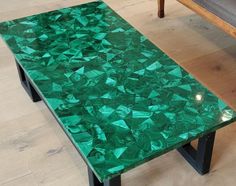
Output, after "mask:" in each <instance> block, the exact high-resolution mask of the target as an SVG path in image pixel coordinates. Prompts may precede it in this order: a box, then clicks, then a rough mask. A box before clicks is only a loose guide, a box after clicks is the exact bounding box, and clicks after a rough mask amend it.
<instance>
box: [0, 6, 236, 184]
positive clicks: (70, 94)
mask: <svg viewBox="0 0 236 186" xmlns="http://www.w3.org/2000/svg"><path fill="white" fill-rule="evenodd" d="M0 34H1V36H2V38H3V40H5V42H6V43H7V44H8V46H9V48H10V49H11V51H12V52H13V54H14V56H15V58H16V59H17V62H18V63H19V65H20V66H21V67H22V68H23V70H24V71H25V73H26V74H27V76H28V77H29V79H30V80H31V81H32V83H33V85H34V87H35V89H36V90H37V91H38V92H39V94H40V96H41V97H42V98H43V100H44V101H45V102H46V104H47V105H48V107H49V108H50V110H51V111H52V112H53V114H54V115H55V117H56V118H57V119H58V121H59V123H60V125H61V126H62V128H63V129H64V130H65V132H66V133H67V135H68V136H69V138H70V139H71V141H72V142H73V143H74V145H75V146H76V148H77V149H78V151H79V152H80V153H81V155H82V156H83V158H84V159H85V161H86V163H87V164H88V165H89V166H90V168H91V169H92V170H93V171H94V173H95V174H96V176H97V177H98V178H99V179H100V180H101V181H104V180H106V179H109V178H112V177H114V176H116V175H118V174H121V173H122V172H125V171H127V170H129V169H131V168H134V167H136V166H138V165H140V164H142V163H144V162H146V161H148V160H150V159H152V158H155V157H158V156H160V155H161V154H163V153H165V152H168V151H170V150H172V149H175V148H177V147H180V146H181V145H183V144H185V143H187V142H189V141H191V140H193V139H196V138H198V137H200V136H202V135H204V134H206V133H208V132H211V131H214V130H216V129H218V128H220V127H223V126H225V125H226V124H229V123H231V122H233V121H235V118H236V117H235V113H234V111H233V110H231V109H230V108H229V107H228V106H227V105H226V104H225V103H224V102H223V101H222V100H220V99H219V98H217V97H216V96H215V95H214V94H212V93H211V92H209V91H208V90H207V89H206V88H205V87H204V86H202V85H201V84H200V83H198V82H197V81H196V80H195V79H194V78H193V77H192V76H191V75H190V74H189V73H187V72H186V71H185V70H183V69H182V68H181V67H180V66H179V65H178V64H176V63H175V62H174V61H173V60H172V59H170V58H169V57H168V56H167V55H166V54H165V53H164V52H162V51H161V50H160V49H158V48H157V47H156V46H155V45H154V44H152V43H151V42H150V41H149V40H148V39H147V38H146V37H145V36H143V35H142V34H140V33H139V32H138V31H137V30H135V29H134V28H133V27H132V26H131V25H130V24H128V23H127V22H126V21H125V20H123V19H122V18H121V17H120V16H118V15H117V14H116V13H115V12H114V11H113V10H112V9H110V8H109V7H108V6H107V5H106V4H105V3H103V2H101V1H98V2H92V3H88V4H83V5H80V6H75V7H71V8H64V9H61V10H56V11H52V12H48V13H43V14H39V15H33V16H29V17H26V18H21V19H17V20H13V21H7V22H3V23H0ZM157 37H158V36H157Z"/></svg>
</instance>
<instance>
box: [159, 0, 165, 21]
mask: <svg viewBox="0 0 236 186" xmlns="http://www.w3.org/2000/svg"><path fill="white" fill-rule="evenodd" d="M157 3H158V17H159V18H163V17H164V16H165V0H157Z"/></svg>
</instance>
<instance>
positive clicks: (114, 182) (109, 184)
mask: <svg viewBox="0 0 236 186" xmlns="http://www.w3.org/2000/svg"><path fill="white" fill-rule="evenodd" d="M88 177H89V186H121V176H117V177H115V178H112V179H109V180H106V181H105V182H103V183H101V182H100V181H99V180H98V179H97V177H96V175H95V174H94V173H93V171H92V170H91V169H90V168H89V167H88Z"/></svg>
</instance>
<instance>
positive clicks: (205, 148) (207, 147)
mask: <svg viewBox="0 0 236 186" xmlns="http://www.w3.org/2000/svg"><path fill="white" fill-rule="evenodd" d="M214 140H215V132H211V133H209V134H206V135H205V136H203V137H201V138H199V139H198V146H197V149H194V148H193V147H192V145H191V144H190V143H188V144H186V145H184V146H182V147H180V148H178V149H177V150H178V151H179V152H180V154H181V155H182V156H183V157H184V158H185V159H186V160H187V161H188V162H189V163H190V164H191V165H192V166H193V168H194V169H195V170H196V171H197V172H198V173H200V174H202V175H203V174H206V173H208V172H209V170H210V165H211V157H212V151H213V146H214Z"/></svg>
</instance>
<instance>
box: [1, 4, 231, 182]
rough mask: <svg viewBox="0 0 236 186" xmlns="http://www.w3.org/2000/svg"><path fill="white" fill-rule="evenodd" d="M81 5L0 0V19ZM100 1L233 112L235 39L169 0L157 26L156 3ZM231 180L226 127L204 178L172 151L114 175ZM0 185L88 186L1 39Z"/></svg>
mask: <svg viewBox="0 0 236 186" xmlns="http://www.w3.org/2000/svg"><path fill="white" fill-rule="evenodd" d="M83 2H86V1H85V0H45V1H42V0H7V1H4V0H0V21H4V20H10V19H14V18H19V17H23V16H27V15H31V14H35V13H39V12H45V11H49V10H53V9H58V8H62V7H66V6H71V5H76V4H79V3H83ZM105 2H107V3H108V4H109V5H110V6H111V7H112V8H113V9H115V10H116V11H117V12H118V13H119V14H120V15H121V16H123V17H124V18H125V19H126V20H127V21H128V22H130V23H131V24H132V25H133V26H134V27H136V28H137V29H138V30H139V31H141V32H142V33H143V34H144V35H146V36H147V37H148V38H149V39H150V40H151V41H153V42H154V43H155V44H156V45H157V46H159V47H160V48H161V49H163V50H164V51H165V52H166V53H168V54H169V55H170V56H171V57H172V58H173V59H174V60H176V61H177V62H178V63H179V64H181V65H182V66H183V67H184V68H186V69H187V70H188V71H189V72H190V73H192V74H193V75H195V76H196V77H197V79H198V80H199V81H201V82H202V83H203V84H205V85H207V86H208V87H209V89H211V90H212V91H214V92H215V93H216V94H217V95H218V96H220V97H221V98H223V99H224V100H225V101H226V102H227V103H228V104H230V105H231V106H232V107H234V108H235V109H236V40H234V39H232V38H231V37H229V36H228V35H226V34H224V33H223V32H221V31H220V30H219V29H217V28H216V27H214V26H212V25H211V24H208V23H207V22H206V21H205V20H202V19H201V18H200V17H198V16H197V15H195V14H194V13H193V12H191V11H190V10H188V9H187V8H185V7H183V6H182V5H180V4H178V3H177V2H176V1H173V0H170V1H167V6H166V11H167V15H166V16H167V17H166V18H165V19H162V20H160V19H157V17H156V0H105ZM235 181H236V125H234V124H232V125H230V126H228V127H225V128H223V129H221V130H220V131H219V132H218V133H217V138H216V143H215V148H214V155H213V162H212V171H211V173H209V174H208V175H205V176H200V175H198V174H197V173H196V172H195V171H194V170H193V169H192V168H191V167H190V166H189V165H188V164H187V163H186V161H185V160H183V158H182V157H181V156H180V155H179V154H178V153H177V152H176V151H172V152H170V153H168V154H166V155H163V156H161V157H160V158H156V159H154V160H153V161H151V162H149V163H146V164H145V165H143V166H140V167H138V168H136V169H134V170H132V171H129V172H128V173H126V174H124V175H122V185H123V186H182V185H189V184H191V186H199V185H202V186H203V185H204V186H205V185H207V186H222V185H224V186H234V185H235ZM0 185H1V186H87V185H88V182H87V172H86V165H85V163H84V162H83V161H82V159H81V158H80V156H79V155H78V154H77V152H76V150H75V149H74V148H73V147H72V145H71V144H70V142H69V140H68V139H67V137H66V135H65V134H64V133H63V132H62V130H61V129H60V127H59V126H58V124H57V122H56V121H55V120H54V118H53V117H52V115H51V114H50V113H49V111H48V109H47V108H46V107H45V105H44V104H43V103H42V102H39V103H36V104H35V103H32V102H31V100H30V99H29V97H28V96H27V94H26V93H25V91H24V90H23V88H22V87H21V85H20V83H19V80H18V76H17V72H16V68H15V64H14V59H13V57H12V55H11V53H10V51H9V50H8V49H7V47H6V45H5V44H4V43H3V42H2V41H1V40H0Z"/></svg>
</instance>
